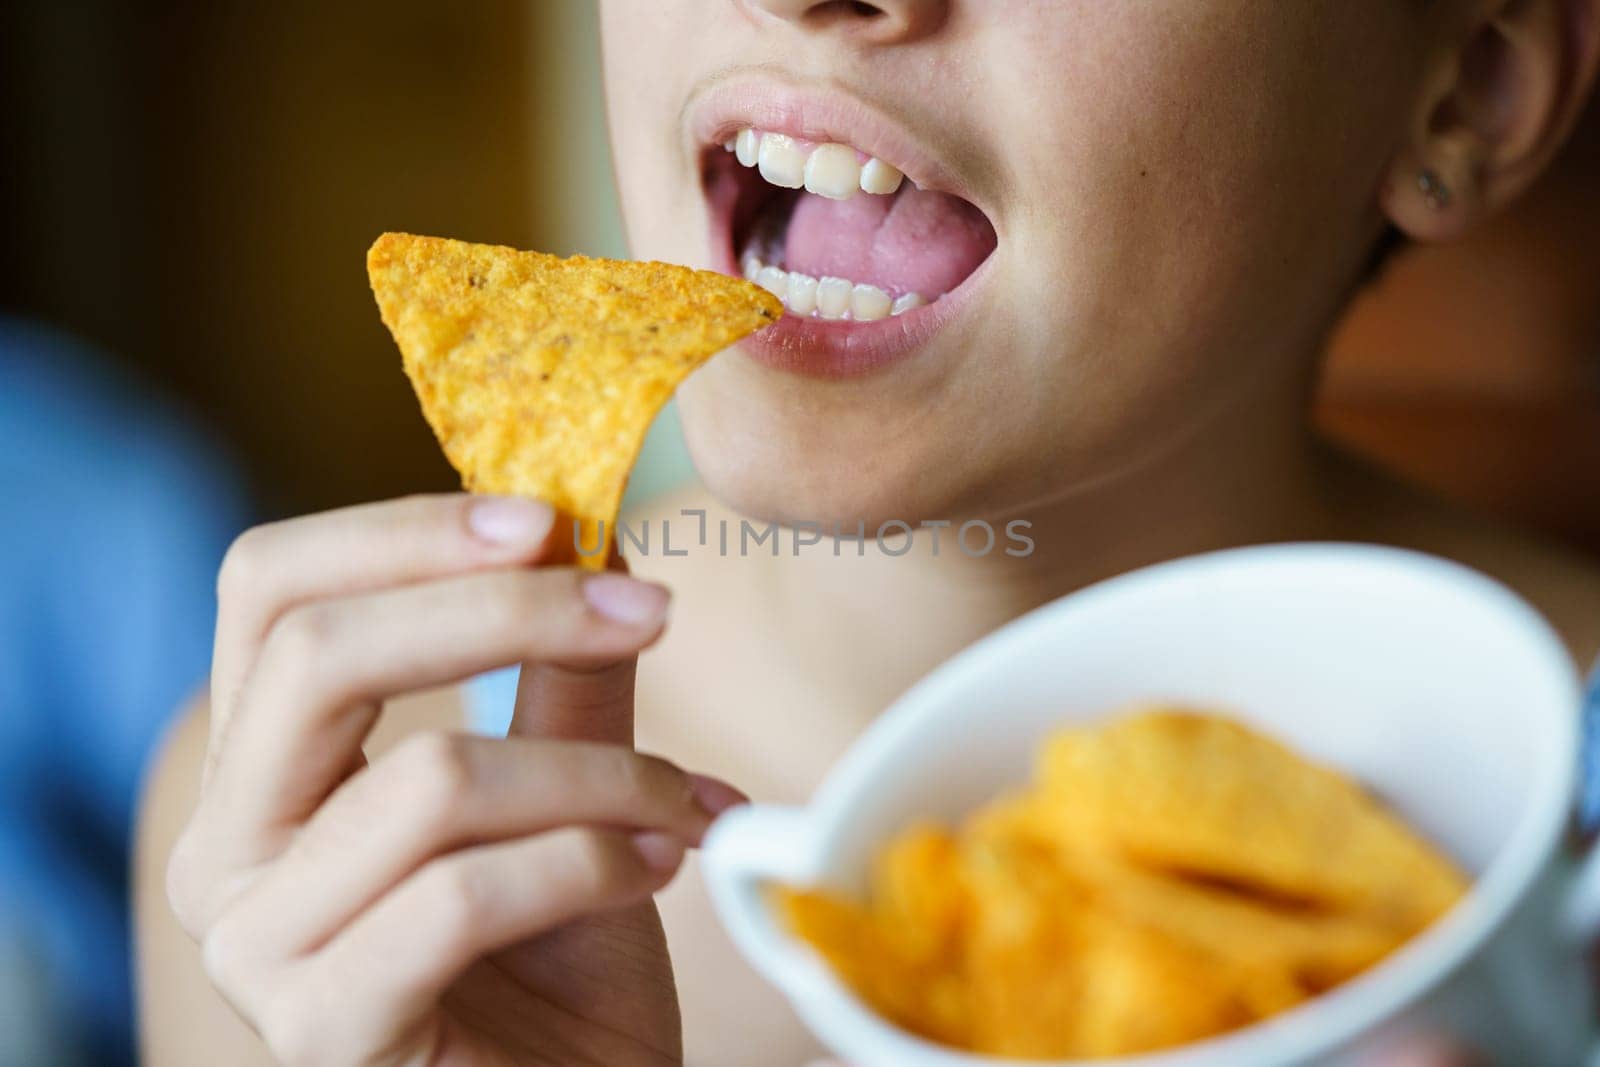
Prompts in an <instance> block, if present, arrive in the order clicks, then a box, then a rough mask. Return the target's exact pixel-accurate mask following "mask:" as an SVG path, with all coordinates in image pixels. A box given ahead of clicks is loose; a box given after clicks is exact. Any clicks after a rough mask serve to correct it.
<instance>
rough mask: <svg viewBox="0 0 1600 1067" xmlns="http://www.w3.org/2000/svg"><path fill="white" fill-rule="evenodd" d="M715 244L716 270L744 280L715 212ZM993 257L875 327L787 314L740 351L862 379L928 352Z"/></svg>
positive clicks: (791, 367)
mask: <svg viewBox="0 0 1600 1067" xmlns="http://www.w3.org/2000/svg"><path fill="white" fill-rule="evenodd" d="M713 211H714V213H715V215H716V216H717V217H718V218H719V221H718V222H717V223H716V224H715V225H714V226H713V230H714V231H715V232H713V233H712V243H713V246H714V247H715V248H716V249H717V252H716V258H717V262H716V264H715V267H716V269H717V270H720V271H721V272H723V273H724V274H732V275H734V276H735V277H743V276H744V273H743V271H742V270H740V268H739V265H738V263H737V262H736V260H735V257H734V251H733V234H732V233H731V232H730V230H729V226H728V223H727V222H726V221H725V220H726V219H727V217H728V214H729V213H728V212H715V208H713ZM993 259H994V256H993V255H991V256H990V257H989V258H988V259H986V260H984V261H983V262H982V263H981V264H979V266H978V269H977V270H975V271H973V272H972V273H971V274H969V275H968V276H967V277H966V278H965V279H963V280H962V282H961V284H960V285H958V286H956V288H954V289H952V290H951V291H950V292H948V293H945V294H944V295H943V296H941V297H940V298H939V299H938V300H935V301H934V302H933V303H931V304H924V305H923V306H922V307H919V308H913V309H912V310H910V311H907V312H906V313H904V314H902V315H895V316H891V317H890V318H887V319H878V320H877V321H875V322H849V321H845V322H830V321H828V320H826V319H818V318H813V317H811V316H810V315H794V314H785V315H784V316H783V318H781V319H779V320H778V321H777V322H775V323H773V324H772V325H771V326H768V327H767V328H766V329H764V330H762V331H760V332H759V333H755V334H752V335H751V336H749V337H746V338H745V339H744V340H743V341H740V342H739V349H740V351H742V352H744V353H745V354H746V355H748V356H749V357H750V358H751V359H753V360H755V361H756V362H757V363H761V364H764V365H765V366H768V367H771V368H773V369H774V370H781V371H786V372H788V373H790V374H799V375H803V376H805V377H809V378H859V377H861V376H863V375H867V374H873V373H875V372H877V371H882V370H886V369H888V368H889V367H892V366H894V365H895V364H897V363H902V362H904V361H906V360H908V359H910V358H911V357H913V356H915V355H917V354H918V353H920V352H922V351H924V350H925V349H926V348H927V345H928V342H930V341H932V340H933V338H934V337H935V336H937V335H938V334H939V333H940V332H941V331H942V330H944V329H945V328H946V327H947V326H948V325H949V324H950V323H951V322H952V321H954V320H955V318H956V317H957V316H958V315H960V313H961V311H962V309H963V308H964V307H965V306H966V305H967V304H968V303H969V302H970V301H971V299H972V293H973V291H974V290H975V289H976V288H977V286H978V283H979V282H980V280H981V279H982V277H983V276H984V274H986V273H987V271H988V269H989V264H990V262H991V261H992V260H993Z"/></svg>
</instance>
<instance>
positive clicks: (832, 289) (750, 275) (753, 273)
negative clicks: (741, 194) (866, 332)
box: [742, 254, 938, 322]
mask: <svg viewBox="0 0 1600 1067" xmlns="http://www.w3.org/2000/svg"><path fill="white" fill-rule="evenodd" d="M742 266H743V268H744V276H745V277H746V278H747V279H749V280H750V281H752V282H755V283H756V284H757V285H759V286H761V288H763V289H765V290H767V291H768V292H770V293H772V294H773V295H774V296H776V297H777V298H778V299H779V300H782V301H783V306H784V307H785V308H787V309H788V310H789V313H790V314H791V315H806V316H810V317H811V318H814V319H825V320H827V321H830V322H839V321H845V320H849V321H851V322H876V321H878V320H879V319H887V318H891V317H893V316H897V315H904V314H905V313H906V312H908V311H911V310H914V309H916V308H919V307H923V306H925V305H926V304H928V303H929V301H928V300H927V299H926V298H925V297H923V296H922V295H921V294H920V293H903V294H901V295H900V296H897V297H892V298H891V297H890V296H889V294H888V293H887V292H885V291H884V290H882V289H880V288H878V287H877V286H876V285H867V284H864V283H857V282H852V281H850V280H849V279H848V278H813V277H811V276H810V275H809V274H801V273H799V272H798V271H786V270H784V269H783V268H782V267H777V266H770V265H768V264H766V263H763V262H762V261H761V260H760V258H759V257H757V256H755V255H754V254H749V255H746V256H745V257H744V263H743V264H742ZM934 299H938V298H937V297H935V298H934Z"/></svg>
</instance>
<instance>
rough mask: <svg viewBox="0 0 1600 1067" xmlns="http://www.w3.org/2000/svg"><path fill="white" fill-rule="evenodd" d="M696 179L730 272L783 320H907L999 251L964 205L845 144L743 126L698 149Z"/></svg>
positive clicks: (983, 221) (982, 220)
mask: <svg viewBox="0 0 1600 1067" xmlns="http://www.w3.org/2000/svg"><path fill="white" fill-rule="evenodd" d="M702 173H703V176H704V179H705V183H706V189H707V191H708V195H709V197H710V200H711V205H712V211H713V214H714V216H716V219H715V221H716V222H717V223H718V224H719V225H717V227H716V228H717V230H719V231H720V233H718V234H717V237H718V238H719V239H720V240H724V241H726V242H727V243H728V244H727V247H728V250H729V253H730V254H731V257H732V263H733V264H734V265H735V267H736V269H738V270H741V271H742V272H743V273H744V275H745V277H746V278H749V279H750V280H751V281H754V282H756V283H757V284H758V285H761V286H762V287H763V288H766V289H768V290H770V291H771V292H772V293H774V294H775V295H776V296H777V297H778V298H779V299H780V300H782V301H783V303H784V306H785V307H786V308H787V309H788V312H789V316H788V318H789V319H792V318H795V317H801V318H809V319H814V320H820V321H821V322H826V323H844V324H863V325H864V324H868V323H874V322H879V321H881V320H885V319H896V318H900V317H903V316H909V315H911V314H912V313H915V312H917V311H918V310H919V309H923V308H929V307H930V306H935V305H937V304H938V303H939V301H940V300H941V299H942V298H944V297H945V296H947V295H948V294H950V293H952V292H954V291H955V290H956V289H957V288H959V287H960V286H961V284H962V283H963V282H964V281H965V280H966V279H967V278H969V277H970V276H971V275H972V274H973V273H974V272H975V271H976V270H977V269H978V267H979V266H981V265H982V264H983V262H984V261H985V260H986V259H988V257H989V255H990V253H992V252H993V251H994V249H995V246H996V244H997V242H998V239H997V237H996V233H995V229H994V226H993V225H992V224H991V223H990V221H989V219H988V217H987V216H986V215H984V213H983V212H982V211H980V210H979V209H978V208H977V207H975V206H974V205H973V204H971V203H969V202H967V201H966V200H963V199H962V198H960V197H958V196H955V195H952V194H950V193H944V192H935V191H933V190H930V189H925V188H922V187H919V186H918V185H917V183H916V182H914V181H913V180H911V179H910V178H908V177H906V176H905V175H904V174H902V172H901V171H900V169H899V168H897V167H896V166H895V165H894V164H893V163H891V162H888V161H885V160H882V159H878V158H876V157H874V156H871V155H869V154H867V153H866V152H864V151H861V150H860V149H857V148H855V147H853V146H851V145H848V144H840V143H833V142H816V141H807V140H803V139H801V138H798V137H795V136H791V135H789V134H786V133H779V132H774V131H769V130H763V129H760V128H757V127H749V126H747V127H742V128H740V129H738V130H737V132H736V133H734V134H733V135H732V136H730V137H729V138H728V139H727V140H726V141H724V142H723V143H721V144H713V145H709V146H707V149H706V152H705V156H704V159H703V169H702ZM858 328H859V327H858Z"/></svg>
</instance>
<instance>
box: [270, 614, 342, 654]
mask: <svg viewBox="0 0 1600 1067" xmlns="http://www.w3.org/2000/svg"><path fill="white" fill-rule="evenodd" d="M337 629H338V613H337V612H336V611H335V610H334V609H333V608H331V607H329V606H328V605H326V604H318V603H313V604H302V605H300V606H299V607H295V608H291V609H289V610H288V611H286V612H284V614H283V617H282V618H280V619H279V620H278V622H277V625H275V626H274V627H273V628H272V637H271V638H270V639H271V640H272V641H273V642H274V643H275V645H276V646H277V650H278V652H279V653H280V654H281V655H284V656H286V657H287V658H289V659H290V660H291V661H292V662H295V663H302V662H306V661H315V660H316V659H318V658H319V656H320V654H321V653H322V652H323V651H324V650H325V649H326V648H327V646H328V644H329V642H331V641H332V640H333V638H334V636H335V634H336V633H337Z"/></svg>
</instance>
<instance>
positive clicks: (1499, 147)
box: [1382, 0, 1600, 241]
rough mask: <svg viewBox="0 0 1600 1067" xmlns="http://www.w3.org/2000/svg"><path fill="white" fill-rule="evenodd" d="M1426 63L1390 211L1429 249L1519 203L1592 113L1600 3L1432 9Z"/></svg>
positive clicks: (1387, 188)
mask: <svg viewBox="0 0 1600 1067" xmlns="http://www.w3.org/2000/svg"><path fill="white" fill-rule="evenodd" d="M1432 6H1433V7H1434V8H1435V9H1437V13H1436V14H1432V15H1430V16H1429V20H1430V21H1431V22H1432V23H1434V25H1432V26H1430V27H1429V29H1430V32H1432V33H1433V34H1434V36H1435V37H1437V38H1438V39H1439V40H1441V41H1447V42H1448V43H1447V44H1444V45H1441V46H1440V47H1439V48H1437V49H1435V50H1434V52H1433V55H1432V56H1431V57H1430V58H1429V59H1428V60H1427V64H1426V68H1425V74H1424V85H1425V91H1424V93H1423V94H1422V97H1421V100H1420V104H1419V107H1418V109H1417V114H1416V116H1415V118H1414V120H1413V122H1412V129H1411V131H1410V134H1409V136H1408V138H1407V141H1406V143H1405V144H1404V146H1403V147H1402V149H1401V150H1400V151H1399V152H1398V153H1397V154H1396V156H1395V159H1394V160H1393V161H1392V163H1391V164H1390V170H1389V173H1388V174H1387V175H1386V180H1385V181H1384V186H1383V193H1382V207H1383V210H1384V213H1385V214H1386V215H1387V216H1388V218H1389V221H1390V222H1392V223H1393V224H1394V225H1395V226H1396V227H1398V228H1399V229H1400V230H1401V231H1403V232H1404V233H1406V234H1407V235H1408V236H1410V237H1411V238H1413V239H1414V240H1418V241H1443V240H1449V239H1451V238H1454V237H1457V236H1459V235H1460V234H1462V233H1464V232H1466V231H1467V230H1468V229H1470V228H1471V227H1472V226H1474V225H1475V224H1477V223H1478V222H1480V221H1482V220H1483V219H1485V218H1487V217H1488V216H1490V215H1493V214H1494V213H1495V212H1497V211H1499V210H1500V209H1501V208H1503V207H1505V206H1506V205H1507V204H1508V203H1510V202H1511V201H1512V200H1514V199H1516V198H1517V196H1519V195H1520V194H1521V193H1522V192H1523V191H1524V190H1525V189H1527V188H1528V186H1529V185H1531V184H1532V183H1533V180H1534V179H1535V178H1537V177H1538V176H1539V174H1540V173H1542V172H1543V171H1544V169H1545V167H1546V166H1548V165H1549V163H1550V161H1551V160H1552V159H1553V158H1554V157H1555V155H1556V153H1557V152H1558V151H1559V150H1560V148H1561V146H1562V144H1563V143H1564V142H1565V140H1566V138H1567V135H1568V134H1569V133H1570V132H1571V130H1572V126H1573V124H1574V123H1575V122H1576V121H1577V120H1578V118H1579V116H1580V115H1581V114H1582V113H1583V108H1584V104H1585V102H1586V101H1587V100H1588V97H1589V91H1590V89H1591V88H1592V86H1593V84H1594V80H1595V72H1596V65H1597V61H1600V0H1466V2H1464V3H1461V4H1456V5H1440V4H1437V3H1436V4H1434V5H1432Z"/></svg>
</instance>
